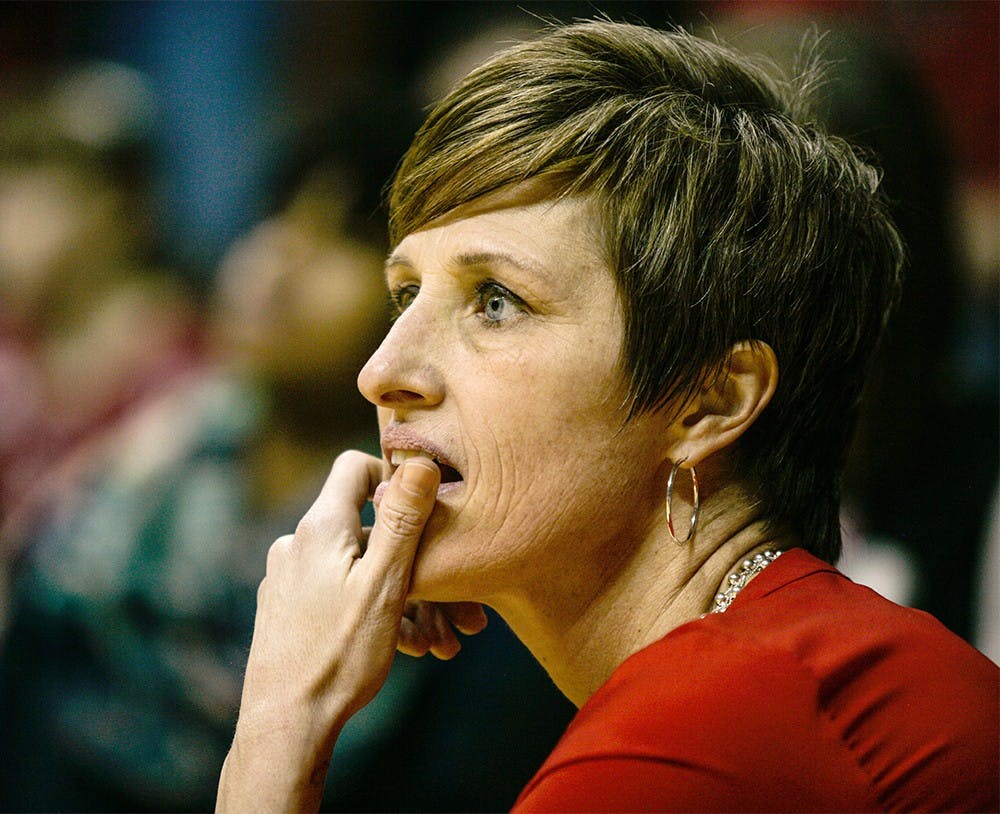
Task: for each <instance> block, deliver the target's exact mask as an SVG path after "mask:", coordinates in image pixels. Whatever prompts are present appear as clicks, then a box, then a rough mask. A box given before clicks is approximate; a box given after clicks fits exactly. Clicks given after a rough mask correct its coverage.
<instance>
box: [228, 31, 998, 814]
mask: <svg viewBox="0 0 1000 814" xmlns="http://www.w3.org/2000/svg"><path fill="white" fill-rule="evenodd" d="M796 98H797V97H796V95H795V91H794V88H791V87H785V86H782V85H778V84H777V83H775V82H774V81H772V80H770V79H768V78H767V76H766V74H765V73H764V72H762V71H761V70H759V69H758V68H756V67H754V66H753V65H752V64H750V63H749V62H748V61H747V60H746V59H745V58H743V57H741V56H739V55H737V54H735V53H733V52H731V51H728V50H726V49H724V48H722V47H720V46H718V45H715V44H712V43H707V42H704V41H701V40H698V39H696V38H694V37H691V36H688V35H686V34H683V33H676V34H663V33H659V32H655V31H651V30H648V29H644V28H639V27H634V26H627V25H618V24H612V23H607V22H594V23H585V24H578V25H574V26H569V27H566V28H562V29H557V30H555V31H553V32H552V33H550V34H549V35H548V36H547V37H545V38H543V39H541V40H539V41H536V42H533V43H528V44H524V45H521V46H518V47H516V48H514V49H512V50H510V51H508V52H505V53H503V54H501V55H499V56H497V57H495V58H494V59H492V60H491V61H489V62H488V63H486V64H485V65H484V66H482V67H480V68H479V69H477V70H476V71H474V72H473V73H472V74H470V76H469V77H467V78H466V79H465V80H464V81H463V82H462V83H460V84H459V85H458V86H457V87H456V88H455V90H453V91H452V93H450V94H449V95H448V96H447V97H446V98H445V99H444V100H443V101H442V102H441V103H440V104H439V106H438V107H437V108H436V109H435V110H434V111H433V112H432V113H431V115H430V117H429V118H428V120H427V122H426V123H425V124H424V126H423V128H422V129H421V130H420V132H419V133H418V134H417V136H416V138H415V140H414V143H413V145H412V146H411V148H410V150H409V152H408V153H407V156H406V157H405V159H404V161H403V163H402V165H401V167H400V169H399V172H398V174H397V177H396V179H395V182H394V185H393V189H392V195H391V201H390V218H391V227H392V242H393V245H394V247H395V248H394V249H393V251H392V253H391V255H390V257H389V260H388V262H387V267H386V268H387V271H386V275H387V280H388V285H389V290H390V293H391V295H392V298H393V301H394V302H395V305H396V308H397V310H398V318H397V319H396V321H395V323H394V325H393V327H392V329H391V330H390V332H389V334H388V336H387V337H386V339H385V341H384V342H383V344H382V346H381V347H380V348H379V350H378V351H376V353H375V354H374V356H372V358H371V359H370V361H369V362H368V364H367V365H366V366H365V368H364V369H363V370H362V372H361V374H360V377H359V380H358V383H359V386H360V388H361V390H362V392H363V393H364V394H365V395H366V396H367V397H368V398H369V400H371V401H372V402H373V403H374V404H375V405H376V406H377V407H378V413H379V420H380V426H381V431H382V448H383V453H384V462H380V461H378V460H375V459H373V458H370V457H367V456H364V455H361V454H359V453H345V454H344V455H342V456H341V457H340V458H338V460H337V462H336V463H335V464H334V466H333V470H332V472H331V474H330V477H329V480H328V482H327V484H326V486H325V487H324V490H323V492H322V494H321V495H320V496H319V498H318V499H317V501H316V503H315V505H314V506H313V507H312V509H310V511H309V512H308V513H307V515H306V517H305V518H304V519H303V520H302V522H301V524H300V525H299V527H298V529H297V530H296V532H295V534H294V536H289V537H284V538H281V539H280V540H278V541H277V542H276V543H275V544H274V546H273V547H272V549H271V552H270V554H269V557H268V564H267V576H266V578H265V580H264V581H263V583H262V584H261V588H260V591H259V597H258V599H259V607H258V613H257V620H256V628H255V634H254V642H253V646H252V648H251V652H250V657H249V663H248V666H247V674H246V680H245V684H244V691H243V701H242V708H241V713H240V720H239V723H238V725H237V730H236V735H235V738H234V741H233V745H232V749H231V751H230V754H229V757H228V758H227V761H226V765H225V767H224V768H223V773H222V778H221V781H220V794H219V806H220V808H222V809H230V810H242V809H246V808H253V809H254V810H261V809H274V810H288V809H310V808H315V807H316V806H317V805H318V802H319V794H320V792H321V789H322V782H323V778H324V776H325V773H326V768H327V764H328V761H329V759H330V757H331V754H332V751H333V746H334V744H335V742H336V738H337V733H338V731H339V730H340V728H341V727H342V726H343V724H344V722H345V721H346V720H347V719H348V718H349V717H350V715H351V714H352V713H353V712H355V711H356V710H357V709H359V708H360V707H361V706H363V705H364V704H365V703H366V702H367V701H368V700H370V699H371V698H372V697H373V696H374V694H375V693H376V692H377V691H378V689H379V686H380V684H381V682H382V681H383V680H384V678H385V675H386V672H387V670H388V668H389V664H390V663H391V660H392V657H393V652H394V650H395V648H396V647H397V646H398V647H399V649H401V650H403V651H404V652H409V653H415V654H421V653H424V652H427V651H428V650H430V651H431V652H433V653H435V654H436V655H438V656H440V657H443V658H447V657H450V656H452V655H454V653H455V652H456V651H457V650H458V647H459V643H458V641H457V639H456V637H455V634H454V633H453V632H452V626H453V625H454V627H457V628H458V630H460V631H462V632H465V633H473V632H476V631H477V630H479V629H480V628H481V627H482V625H483V624H484V619H483V616H482V614H481V610H480V607H479V605H478V604H471V603H482V604H487V605H490V606H492V607H493V608H495V609H496V610H497V611H498V612H499V613H500V615H501V616H503V618H504V619H505V620H506V621H507V622H508V623H509V624H510V625H511V627H512V628H513V630H514V631H515V632H516V633H517V635H518V636H519V637H520V638H521V639H522V640H523V641H524V642H525V643H526V644H527V646H528V647H529V648H530V649H531V650H532V652H533V653H534V655H535V656H536V657H537V658H538V659H539V661H540V662H541V664H542V665H543V666H544V667H545V668H546V670H548V672H549V674H550V675H551V676H552V678H553V680H554V681H555V682H556V684H557V685H558V686H559V687H560V689H561V690H562V691H563V692H564V693H565V694H566V695H567V696H568V697H569V698H570V699H571V700H572V701H573V702H575V703H576V704H577V705H578V706H579V707H580V711H579V713H578V715H577V717H576V719H575V720H574V722H573V724H572V725H571V726H570V728H569V729H568V730H567V732H566V734H565V736H564V737H563V739H562V741H561V742H560V743H559V745H558V746H557V747H556V749H555V751H554V752H553V754H552V756H551V757H550V758H549V760H548V761H547V762H546V764H545V765H544V766H543V767H542V769H541V770H540V771H539V773H538V775H537V776H536V777H535V779H534V780H533V781H532V782H531V783H530V784H529V786H528V787H527V788H526V789H525V791H524V792H523V794H522V796H521V797H520V799H519V800H518V803H517V807H518V808H520V809H523V810H532V809H539V810H579V809H588V810H595V809H622V810H639V809H660V810H663V809H672V810H696V809H702V810H704V809H709V810H711V809H725V810H754V809H756V810H783V809H784V810H787V809H798V810H806V809H811V810H820V809H822V810H858V811H861V810H880V809H889V808H902V809H920V808H926V809H936V810H943V809H962V808H968V809H974V810H984V809H989V808H991V807H992V808H995V807H996V806H997V797H996V794H997V790H996V782H995V780H996V760H997V758H996V755H997V707H996V691H997V671H996V668H995V667H994V666H993V665H992V664H991V663H990V662H988V661H987V660H986V659H985V658H983V657H982V656H980V655H978V654H977V653H976V652H975V651H973V650H972V649H971V648H969V647H968V646H967V645H965V644H964V643H962V642H961V641H959V640H958V639H956V638H955V637H953V636H951V635H950V634H949V633H947V632H946V631H945V630H944V629H943V628H942V627H941V626H940V625H938V624H937V623H935V622H934V621H933V620H931V619H929V618H928V617H926V616H924V615H922V614H919V613H916V612H913V611H909V610H906V609H902V608H898V607H896V606H893V605H891V604H890V603H888V602H887V601H885V600H883V599H881V598H879V597H877V596H876V595H874V594H873V593H871V592H869V591H867V590H866V589H863V588H860V587H858V586H855V585H853V584H851V583H850V582H848V581H847V580H846V579H844V578H843V577H841V576H840V575H839V574H838V573H837V572H836V571H835V570H834V569H833V568H832V567H831V566H829V565H827V564H826V563H827V562H831V561H833V560H834V559H835V558H836V556H837V553H838V549H839V528H838V497H837V480H838V474H839V471H840V468H841V464H842V461H843V458H844V454H845V450H846V446H847V443H848V438H849V435H850V429H851V424H852V422H853V417H854V413H855V409H856V402H857V398H858V393H859V391H860V387H861V382H862V377H863V372H864V368H865V365H866V362H867V359H868V357H869V354H870V352H871V350H872V347H873V346H874V344H875V342H876V340H877V338H878V335H879V333H880V332H881V329H882V326H883V323H884V320H885V317H886V314H887V312H888V310H889V307H890V306H891V304H892V302H893V300H894V298H895V296H896V291H897V288H898V271H899V267H900V262H901V249H900V245H899V241H898V238H897V236H896V233H895V230H894V229H893V227H892V225H891V223H890V222H889V220H888V218H887V216H886V215H885V212H884V208H883V206H882V203H881V202H880V198H879V195H878V193H877V175H876V173H875V171H874V170H872V169H871V168H870V167H869V166H867V165H866V164H864V163H863V162H862V161H861V160H860V159H859V158H858V157H857V156H856V155H855V154H854V153H853V152H852V151H851V150H850V148H848V147H847V146H846V145H845V144H843V143H842V142H840V141H839V140H837V139H834V138H830V137H828V136H826V135H825V134H824V133H823V132H822V131H821V130H820V129H819V128H817V127H816V126H815V125H813V124H809V123H807V122H805V121H804V120H803V119H802V116H801V113H800V111H799V110H798V108H797V105H798V102H797V101H796ZM932 463H933V462H928V464H929V465H932ZM370 497H372V498H373V499H374V502H375V504H376V506H377V520H376V523H375V526H374V528H373V529H372V530H371V531H370V533H369V532H366V530H363V529H362V528H361V525H360V522H359V519H358V512H359V509H360V508H361V507H362V506H363V505H364V503H365V501H366V500H367V499H368V498H370Z"/></svg>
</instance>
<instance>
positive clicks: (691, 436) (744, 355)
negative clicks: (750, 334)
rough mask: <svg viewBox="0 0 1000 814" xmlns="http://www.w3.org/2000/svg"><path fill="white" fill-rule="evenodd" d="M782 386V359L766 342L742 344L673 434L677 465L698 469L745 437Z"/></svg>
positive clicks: (688, 408)
mask: <svg viewBox="0 0 1000 814" xmlns="http://www.w3.org/2000/svg"><path fill="white" fill-rule="evenodd" d="M777 386H778V358H777V357H776V356H775V355H774V351H773V350H772V349H771V346H770V345H768V344H767V343H766V342H758V341H755V342H737V343H736V344H735V345H733V347H732V348H730V350H729V353H728V355H727V356H726V359H725V360H724V362H723V363H722V365H721V367H720V370H719V373H718V374H717V375H716V376H715V377H714V378H711V379H709V382H708V384H707V385H706V387H705V388H704V389H703V390H702V391H701V392H699V393H697V394H696V395H695V396H694V398H692V399H691V401H690V402H688V404H687V406H686V407H685V408H684V411H683V412H682V413H681V415H680V417H679V418H678V419H677V420H676V421H675V423H674V425H673V427H672V430H673V432H672V433H671V435H672V437H673V439H674V440H673V443H672V444H671V445H670V449H669V451H668V455H669V457H670V459H671V460H673V461H677V460H681V459H684V460H686V461H687V463H688V465H689V466H697V465H698V464H699V463H701V462H702V461H704V460H705V459H706V458H708V457H710V456H711V455H713V454H714V453H716V452H718V451H719V450H720V449H724V448H725V447H728V446H730V445H731V444H733V443H735V442H736V440H737V439H738V438H739V437H740V436H741V435H743V433H744V432H746V431H747V429H748V428H749V427H750V425H751V424H753V423H754V421H756V420H757V416H759V415H760V414H761V412H762V411H763V409H764V408H765V407H766V406H767V405H768V403H769V402H770V401H771V397H772V396H773V395H774V391H775V388H777Z"/></svg>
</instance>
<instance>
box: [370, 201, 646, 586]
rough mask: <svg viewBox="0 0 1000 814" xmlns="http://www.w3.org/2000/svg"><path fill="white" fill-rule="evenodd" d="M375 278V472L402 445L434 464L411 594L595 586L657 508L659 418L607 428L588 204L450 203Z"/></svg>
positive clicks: (609, 355)
mask: <svg viewBox="0 0 1000 814" xmlns="http://www.w3.org/2000/svg"><path fill="white" fill-rule="evenodd" d="M386 274H387V281H388V286H389V291H390V294H391V295H392V297H393V300H394V301H395V303H396V305H397V307H398V310H399V316H398V318H397V319H396V321H395V323H394V324H393V326H392V328H391V330H390V331H389V334H388V335H387V337H386V338H385V340H384V341H383V343H382V345H381V347H380V348H379V349H378V350H377V351H376V352H375V354H374V355H373V356H372V357H371V359H370V360H369V361H368V364H367V365H366V366H365V368H364V369H363V370H362V372H361V374H360V376H359V379H358V384H359V387H360V388H361V391H362V392H363V393H364V394H365V396H366V397H367V398H368V399H369V400H370V401H372V402H373V403H375V404H376V405H377V406H378V408H379V409H378V413H379V423H380V426H381V431H382V448H383V452H384V454H385V456H386V459H387V461H390V462H393V459H394V458H395V461H394V463H393V464H392V465H391V466H390V467H387V468H389V469H394V468H395V465H396V464H398V463H399V460H400V455H401V454H402V455H405V454H407V453H406V452H405V451H406V450H418V451H421V452H424V453H429V454H431V455H432V456H433V457H434V458H436V459H437V460H438V461H439V462H440V463H441V464H442V472H443V478H442V485H441V487H440V489H439V491H438V500H437V506H436V508H435V510H434V513H433V514H432V516H431V519H430V521H429V523H428V525H427V527H426V529H425V532H424V535H423V540H422V542H421V546H420V549H419V551H418V555H417V560H416V563H415V566H414V577H413V595H414V596H415V597H417V598H425V599H434V600H439V601H445V600H457V599H476V600H480V601H486V602H493V604H496V602H495V600H496V599H497V598H498V597H501V596H503V595H507V594H509V595H511V596H516V595H518V594H519V593H521V592H524V591H531V590H533V589H538V590H544V589H545V586H546V585H547V584H548V585H551V584H552V580H553V578H556V577H558V579H559V580H560V581H561V584H562V585H563V586H564V587H565V586H572V585H573V584H574V580H573V575H574V574H577V575H578V581H579V583H580V585H581V586H582V585H585V584H587V582H588V581H589V580H592V579H593V577H594V572H595V570H596V571H597V572H599V573H601V574H604V575H605V576H606V573H605V572H606V571H607V570H608V569H609V568H614V567H615V564H616V563H621V562H624V560H625V559H627V554H628V550H629V545H630V541H632V540H633V539H634V538H635V536H636V534H638V533H641V532H642V531H643V530H644V529H647V528H648V527H649V524H651V523H652V522H654V518H655V516H656V515H658V512H659V510H660V508H661V507H660V499H661V497H662V493H663V489H664V487H663V485H662V480H663V478H662V474H663V473H662V471H660V472H658V469H661V468H662V449H663V441H662V434H663V424H662V422H661V421H659V420H657V419H656V418H655V417H654V416H640V417H638V418H636V419H633V420H632V421H630V422H628V423H627V424H625V423H624V422H623V419H624V412H623V404H624V403H625V394H626V388H625V380H624V377H623V374H622V368H621V366H620V363H619V351H620V348H621V344H622V320H621V313H620V308H619V303H618V299H617V296H616V292H615V286H614V282H613V280H612V277H611V273H610V271H609V269H608V266H607V261H606V260H605V258H604V253H603V251H602V244H601V241H600V230H599V215H598V213H597V209H596V207H595V206H594V205H593V203H592V202H591V201H590V200H589V199H586V198H568V199H563V200H561V201H559V202H552V201H546V202H542V203H532V204H529V205H517V203H516V202H515V203H514V204H506V205H505V204H501V203H497V204H495V205H492V206H490V205H484V204H480V205H477V206H475V208H470V207H466V208H465V209H464V210H459V211H458V212H456V214H455V215H453V216H450V217H448V218H447V219H445V220H443V221H440V222H436V223H435V224H433V225H432V226H431V227H430V228H426V229H423V230H421V231H418V232H414V233H412V234H410V235H408V236H407V237H406V238H405V239H404V240H402V241H401V242H400V244H399V246H398V247H397V248H396V250H395V251H394V252H393V253H392V255H391V257H390V258H389V260H388V263H387V272H386ZM400 450H403V451H404V452H402V453H400V452H399V451H400ZM533 586H534V588H533Z"/></svg>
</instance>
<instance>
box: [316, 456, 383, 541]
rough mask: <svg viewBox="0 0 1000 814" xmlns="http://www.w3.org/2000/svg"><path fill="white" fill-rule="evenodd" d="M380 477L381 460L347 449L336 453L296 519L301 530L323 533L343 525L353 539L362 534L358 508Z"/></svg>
mask: <svg viewBox="0 0 1000 814" xmlns="http://www.w3.org/2000/svg"><path fill="white" fill-rule="evenodd" d="M381 480H382V461H381V459H379V458H376V457H374V456H372V455H367V454H365V453H363V452H358V451H356V450H349V451H347V452H343V453H341V454H340V455H338V456H337V459H336V460H335V461H334V462H333V466H332V467H331V468H330V474H329V475H328V476H327V478H326V481H325V483H324V484H323V488H322V489H321V490H320V493H319V495H318V496H317V498H316V500H314V501H313V504H312V506H310V507H309V509H308V510H307V511H306V513H305V515H303V517H302V520H301V521H300V522H299V529H298V531H297V532H296V533H297V535H298V536H301V533H303V532H304V533H305V534H310V535H311V534H312V533H316V534H319V535H320V536H323V532H324V530H327V529H345V530H348V531H350V532H351V534H352V535H353V537H354V539H355V540H360V539H361V537H362V530H361V509H362V508H363V507H364V505H365V503H366V502H367V501H368V499H369V498H370V497H371V496H372V494H373V493H374V491H375V487H376V486H377V485H378V484H379V482H380V481H381Z"/></svg>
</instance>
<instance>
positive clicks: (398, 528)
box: [360, 458, 441, 599]
mask: <svg viewBox="0 0 1000 814" xmlns="http://www.w3.org/2000/svg"><path fill="white" fill-rule="evenodd" d="M440 482H441V471H440V470H439V469H438V467H437V464H435V463H434V461H432V460H430V459H429V458H410V459H408V460H406V461H404V462H403V464H402V465H401V466H400V467H399V468H398V469H397V470H396V471H395V472H394V473H393V475H392V478H391V479H390V481H389V486H388V488H387V489H386V491H385V494H384V495H383V496H382V500H381V502H380V503H379V507H378V511H377V512H376V515H375V525H374V527H373V528H372V532H371V535H370V536H369V538H368V547H367V550H366V551H365V554H364V556H363V557H362V558H361V563H360V564H363V566H364V567H365V570H368V571H370V573H371V575H372V576H377V577H378V578H379V581H380V582H381V583H382V586H383V588H384V589H385V588H387V589H389V590H390V591H391V592H392V593H397V592H398V593H397V595H398V596H399V598H400V599H402V598H405V595H406V592H407V591H408V590H409V585H410V570H411V568H412V566H413V558H414V557H415V556H416V552H417V545H418V544H419V542H420V535H421V534H422V533H423V530H424V524H425V523H426V522H427V518H428V517H430V514H431V512H432V511H433V509H434V501H435V498H436V496H437V487H438V484H439V483H440Z"/></svg>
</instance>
